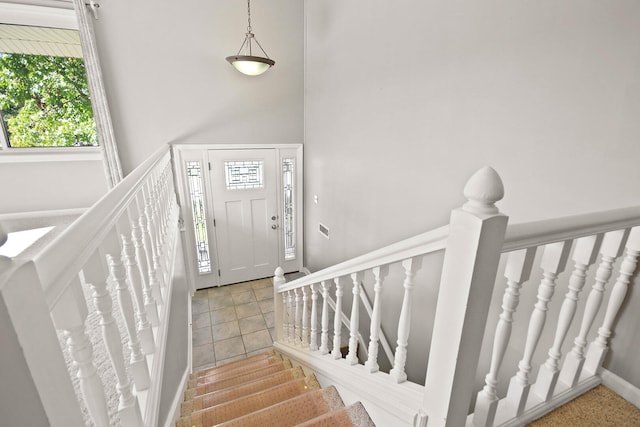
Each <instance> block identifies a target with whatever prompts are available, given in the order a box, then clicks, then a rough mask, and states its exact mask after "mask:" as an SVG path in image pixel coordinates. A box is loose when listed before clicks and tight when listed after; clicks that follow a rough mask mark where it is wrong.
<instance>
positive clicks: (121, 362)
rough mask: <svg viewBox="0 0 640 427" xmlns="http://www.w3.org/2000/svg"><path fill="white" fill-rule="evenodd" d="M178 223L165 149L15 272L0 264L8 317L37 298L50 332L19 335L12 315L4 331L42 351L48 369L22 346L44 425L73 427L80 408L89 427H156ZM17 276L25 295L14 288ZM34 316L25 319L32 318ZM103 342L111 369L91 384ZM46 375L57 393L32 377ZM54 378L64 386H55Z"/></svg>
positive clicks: (20, 329)
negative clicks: (57, 341) (60, 341)
mask: <svg viewBox="0 0 640 427" xmlns="http://www.w3.org/2000/svg"><path fill="white" fill-rule="evenodd" d="M177 216H178V209H177V204H176V198H175V193H174V189H173V175H172V170H171V157H170V153H169V148H168V147H163V148H162V149H160V150H158V152H156V153H155V154H154V155H153V156H151V157H150V158H149V159H148V160H147V161H145V162H144V163H143V164H142V165H141V166H140V167H139V168H138V169H136V170H135V171H134V172H132V173H131V174H130V175H129V176H127V178H125V179H124V180H123V181H122V182H121V183H120V184H118V185H117V186H116V187H115V188H113V189H112V190H111V191H110V192H109V193H107V195H105V196H104V197H103V198H102V199H101V200H100V201H98V202H97V203H96V204H95V205H94V206H92V207H91V208H90V209H88V210H87V211H86V212H85V213H84V214H83V215H82V216H81V217H80V218H78V219H77V220H76V221H75V222H74V223H72V224H71V225H69V227H68V228H67V229H66V230H65V231H63V232H62V233H61V234H60V235H59V236H57V237H56V238H55V239H54V240H53V241H52V242H51V243H50V244H49V245H48V246H46V247H45V248H44V249H43V250H42V251H40V252H39V253H38V254H37V255H36V256H35V258H34V259H33V261H30V262H27V263H23V264H21V265H14V262H13V261H11V260H7V259H4V260H0V262H2V263H4V264H6V265H7V266H8V267H9V268H7V269H3V270H5V271H3V273H2V275H0V289H1V290H2V299H3V300H4V301H5V303H6V302H9V301H10V302H11V304H12V310H15V308H16V304H17V302H16V301H18V300H20V298H21V299H22V300H23V301H24V302H27V301H28V302H29V306H30V307H31V305H32V304H34V305H35V306H36V307H37V301H38V298H40V299H41V300H42V302H43V304H45V308H44V312H45V317H48V321H49V326H46V321H45V322H44V323H43V324H42V325H41V326H40V327H39V328H38V329H34V328H31V329H27V328H23V327H22V326H21V323H20V322H21V320H20V315H19V314H18V313H17V312H16V313H14V314H12V318H11V322H12V324H14V325H15V331H16V334H17V335H18V336H19V339H20V340H21V341H23V342H25V343H28V342H30V341H37V340H39V341H41V342H42V343H43V344H42V345H43V348H42V350H43V351H46V358H47V360H44V359H43V358H41V357H40V356H39V355H38V354H37V352H38V351H39V349H36V348H30V347H29V345H26V346H23V349H24V358H25V363H27V365H28V366H29V369H30V371H31V372H32V375H33V382H34V383H35V385H36V388H37V393H38V395H39V397H38V399H39V401H40V402H41V404H42V406H43V407H44V410H45V412H46V414H47V418H48V419H49V420H50V423H51V425H80V423H82V421H79V420H78V416H80V419H81V417H82V416H81V415H80V414H81V410H80V408H81V407H82V406H84V407H86V409H87V412H88V416H89V419H87V420H85V422H86V423H90V424H93V425H96V426H109V425H114V423H118V424H119V425H122V426H124V427H141V426H151V425H156V424H157V417H158V409H159V403H160V402H159V395H160V393H159V390H160V387H161V386H162V375H161V372H162V366H163V365H164V360H162V357H160V356H161V355H162V354H163V352H159V351H158V349H161V348H163V347H164V346H165V345H166V344H165V343H164V342H163V340H164V337H166V330H167V327H168V321H169V313H168V305H167V304H166V299H167V298H168V297H169V295H170V292H171V275H172V272H171V267H172V266H173V260H174V254H175V247H176V239H177V234H176V228H177V220H178V218H177ZM0 234H1V233H0ZM25 274H26V275H28V276H29V277H30V280H31V283H32V284H33V286H30V287H29V286H24V284H23V283H20V282H22V281H24V277H25ZM83 288H84V289H86V291H83ZM9 290H11V292H8V291H9ZM85 294H87V295H88V296H89V299H88V300H87V299H85ZM16 298H17V299H16ZM114 301H115V304H116V305H117V307H114ZM87 302H89V303H88V304H87ZM34 309H37V308H34ZM40 314H41V313H35V314H34V313H32V315H33V316H34V317H35V318H39V317H38V316H40ZM94 316H97V320H98V322H97V325H96V327H97V330H95V331H94V330H93V327H92V326H91V325H93V324H94V322H91V323H89V322H88V319H89V318H90V317H92V318H93V317H94ZM32 323H33V322H32ZM118 324H120V325H122V330H124V337H121V336H120V329H119V326H118ZM54 327H55V329H56V330H58V331H59V332H60V333H62V336H63V337H64V345H65V346H66V349H67V351H68V354H69V357H70V359H71V360H70V362H71V364H70V370H71V372H67V368H66V367H65V366H64V363H60V361H61V360H62V354H63V352H62V349H61V348H60V346H59V345H58V349H57V353H56V351H55V350H52V348H51V345H50V342H51V340H52V338H53V337H55V334H53V336H52V335H51V334H50V332H48V331H53V328H54ZM102 342H103V343H104V349H105V351H106V359H107V360H108V361H109V362H110V363H109V366H108V367H106V366H105V367H103V368H101V371H100V372H101V373H100V374H99V373H98V372H99V371H98V369H97V366H96V365H97V364H98V361H97V359H96V354H95V351H96V349H97V348H103V347H102V345H103V344H101V343H102ZM47 343H49V344H47ZM123 343H124V344H123ZM98 344H99V345H98ZM123 345H124V346H126V347H127V348H123ZM47 346H48V347H47ZM125 354H129V358H127V359H125ZM49 359H50V360H49ZM105 369H106V371H105ZM45 371H46V372H47V375H48V376H51V377H52V378H55V379H56V382H55V383H54V384H55V387H51V386H50V385H47V384H49V382H48V381H49V380H46V379H44V377H43V378H40V377H39V376H38V375H39V374H38V372H45ZM62 371H64V374H66V375H67V379H66V381H65V380H64V379H61V375H63V374H62ZM103 371H105V373H104V374H106V375H112V376H113V377H114V378H115V385H113V386H110V387H106V386H105V384H108V383H110V381H105V380H103V378H101V375H104V374H103V373H102V372H103ZM71 377H77V383H78V386H79V393H80V397H81V399H82V404H80V402H78V401H76V398H75V393H74V392H73V390H72V389H71V392H69V391H70V388H69V386H70V385H71V383H72V382H73V381H72V378H71ZM72 396H73V399H71V397H72ZM70 400H73V401H75V403H70ZM52 402H58V403H57V404H54V403H52ZM63 402H64V403H63ZM111 402H113V404H112V403H111ZM115 418H117V421H116V420H115Z"/></svg>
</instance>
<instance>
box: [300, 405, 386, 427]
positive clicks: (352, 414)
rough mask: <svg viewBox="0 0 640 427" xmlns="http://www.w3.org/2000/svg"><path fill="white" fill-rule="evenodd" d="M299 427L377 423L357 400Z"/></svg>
mask: <svg viewBox="0 0 640 427" xmlns="http://www.w3.org/2000/svg"><path fill="white" fill-rule="evenodd" d="M298 427H375V424H374V423H373V421H372V420H371V417H369V414H368V413H367V410H366V409H365V408H364V406H362V403H360V402H356V403H354V404H353V405H350V406H347V407H346V408H340V409H337V410H335V411H332V412H327V413H326V414H323V415H320V416H319V417H316V418H313V419H311V420H309V421H306V422H304V423H301V424H298Z"/></svg>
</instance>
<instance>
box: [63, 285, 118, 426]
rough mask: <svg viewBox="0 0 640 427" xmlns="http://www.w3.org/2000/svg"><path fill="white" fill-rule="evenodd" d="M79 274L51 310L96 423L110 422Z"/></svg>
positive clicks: (100, 424) (106, 424)
mask: <svg viewBox="0 0 640 427" xmlns="http://www.w3.org/2000/svg"><path fill="white" fill-rule="evenodd" d="M81 286H82V285H81V284H80V280H79V279H78V277H74V278H73V279H72V281H71V283H70V284H69V286H68V287H67V289H66V290H65V291H64V294H63V295H62V297H61V298H60V300H59V301H58V302H57V303H56V306H55V307H54V308H53V310H52V312H51V317H52V318H53V323H54V325H55V327H56V329H60V330H62V331H63V332H64V337H65V340H66V342H67V347H68V349H69V354H70V355H71V360H73V364H74V366H75V367H77V368H78V374H77V377H78V379H79V380H80V393H81V395H82V398H83V400H84V402H85V404H86V406H87V409H88V411H89V415H90V417H91V420H92V421H93V423H94V424H95V425H96V426H98V427H103V426H104V427H107V426H109V415H108V412H107V402H106V399H105V392H104V385H103V384H102V381H101V380H100V377H99V376H98V373H97V371H96V367H95V365H94V363H93V347H92V345H91V341H89V337H88V336H87V334H86V332H85V329H84V328H85V321H86V320H87V315H88V310H87V305H86V303H85V300H84V294H83V292H82V287H81Z"/></svg>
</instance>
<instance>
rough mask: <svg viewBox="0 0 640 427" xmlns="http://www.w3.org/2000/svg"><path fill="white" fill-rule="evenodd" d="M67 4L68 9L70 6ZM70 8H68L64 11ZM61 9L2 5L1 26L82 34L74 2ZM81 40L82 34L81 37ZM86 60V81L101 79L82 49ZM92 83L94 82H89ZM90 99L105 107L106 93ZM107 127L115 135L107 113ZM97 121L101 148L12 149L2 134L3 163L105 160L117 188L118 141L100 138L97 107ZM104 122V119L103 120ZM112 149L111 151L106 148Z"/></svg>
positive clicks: (109, 180)
mask: <svg viewBox="0 0 640 427" xmlns="http://www.w3.org/2000/svg"><path fill="white" fill-rule="evenodd" d="M67 5H68V6H67ZM64 6H67V7H68V8H65V7H64ZM64 6H62V7H49V6H39V5H28V4H16V3H3V2H0V23H4V24H13V25H25V26H36V27H50V28H61V29H67V30H76V31H78V32H80V28H79V25H78V21H79V18H80V17H79V16H78V15H77V14H76V11H75V10H74V8H73V7H74V3H72V2H69V3H67V4H65V5H64ZM81 37H82V34H81ZM83 58H84V61H85V70H86V73H87V79H88V80H90V79H94V80H95V79H98V78H99V79H100V80H101V79H102V76H101V75H100V76H96V75H95V74H96V73H97V74H100V71H97V72H95V71H94V70H96V69H97V70H99V62H98V60H97V58H94V57H93V55H89V56H87V52H85V51H84V50H83ZM90 84H91V82H90ZM91 97H92V98H93V99H94V100H98V101H99V103H100V104H101V105H106V96H105V94H104V92H103V91H92V93H91ZM106 114H107V118H106V121H108V123H106V125H105V124H103V126H102V127H103V128H104V127H105V126H106V127H108V128H109V129H108V130H107V133H110V134H111V135H110V136H111V137H112V136H113V135H112V134H113V130H112V128H111V119H110V117H108V115H109V113H108V111H107V113H106ZM94 120H95V121H96V127H98V138H99V143H100V145H99V146H97V147H46V148H39V147H30V148H12V147H10V146H9V144H8V142H7V140H6V138H7V135H6V134H5V130H4V129H2V131H0V163H8V162H16V161H17V162H20V161H25V162H34V161H43V162H47V161H84V160H100V159H101V160H103V163H104V166H105V175H106V178H107V185H108V187H109V188H111V187H113V186H115V184H117V182H118V181H120V180H121V179H122V170H121V169H120V161H119V158H118V154H117V148H116V147H115V142H114V141H113V140H111V141H105V140H104V139H103V138H102V137H103V136H104V135H100V125H99V124H98V120H99V118H98V117H97V115H96V111H95V108H94ZM103 120H104V118H103ZM111 146H113V147H111ZM107 147H110V148H107Z"/></svg>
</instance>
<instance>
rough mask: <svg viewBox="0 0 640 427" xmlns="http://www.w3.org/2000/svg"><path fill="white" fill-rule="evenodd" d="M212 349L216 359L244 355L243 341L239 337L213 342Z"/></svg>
mask: <svg viewBox="0 0 640 427" xmlns="http://www.w3.org/2000/svg"><path fill="white" fill-rule="evenodd" d="M213 350H214V352H215V355H216V359H217V360H221V361H222V360H226V359H229V358H231V357H236V356H240V355H244V354H245V353H246V351H245V349H244V343H243V341H242V338H241V337H233V338H229V339H228V340H222V341H218V342H215V343H214V344H213Z"/></svg>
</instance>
